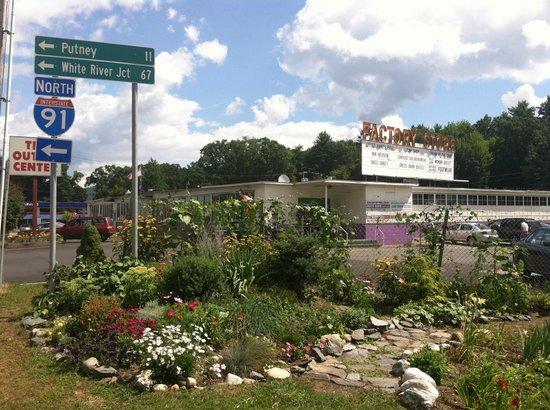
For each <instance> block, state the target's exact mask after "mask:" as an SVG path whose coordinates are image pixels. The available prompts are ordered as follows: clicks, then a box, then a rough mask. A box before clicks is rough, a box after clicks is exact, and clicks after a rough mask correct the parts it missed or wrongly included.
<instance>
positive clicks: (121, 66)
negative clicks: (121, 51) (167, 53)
mask: <svg viewBox="0 0 550 410" xmlns="http://www.w3.org/2000/svg"><path fill="white" fill-rule="evenodd" d="M34 72H35V73H36V74H45V75H58V76H63V77H79V78H91V79H94V80H111V81H124V82H129V83H141V84H154V83H155V68H154V67H153V66H146V65H136V64H127V63H115V62H104V61H94V60H82V59H74V58H63V57H48V56H35V59H34Z"/></svg>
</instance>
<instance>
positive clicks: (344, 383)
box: [330, 377, 365, 387]
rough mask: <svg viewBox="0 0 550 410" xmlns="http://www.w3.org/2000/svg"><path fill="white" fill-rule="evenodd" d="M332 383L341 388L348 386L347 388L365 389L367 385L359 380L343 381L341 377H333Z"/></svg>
mask: <svg viewBox="0 0 550 410" xmlns="http://www.w3.org/2000/svg"><path fill="white" fill-rule="evenodd" d="M330 381H331V382H333V383H335V384H338V385H339V386H346V387H363V386H364V385H365V383H363V382H362V381H360V380H359V381H357V380H349V379H341V378H339V377H331V378H330Z"/></svg>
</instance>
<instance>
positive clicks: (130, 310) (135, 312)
mask: <svg viewBox="0 0 550 410" xmlns="http://www.w3.org/2000/svg"><path fill="white" fill-rule="evenodd" d="M128 313H130V314H131V315H137V314H138V313H139V309H138V308H131V309H128Z"/></svg>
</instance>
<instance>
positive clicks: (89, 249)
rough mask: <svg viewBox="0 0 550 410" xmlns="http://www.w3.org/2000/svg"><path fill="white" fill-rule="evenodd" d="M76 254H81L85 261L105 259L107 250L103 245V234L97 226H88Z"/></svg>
mask: <svg viewBox="0 0 550 410" xmlns="http://www.w3.org/2000/svg"><path fill="white" fill-rule="evenodd" d="M76 256H77V257H78V256H81V257H82V260H83V261H84V262H92V263H95V262H101V261H103V260H105V252H103V248H102V247H101V236H100V235H99V231H98V230H97V228H96V227H95V226H94V225H92V224H90V225H88V226H87V227H86V230H85V231H84V234H83V235H82V239H81V240H80V246H79V247H78V249H77V250H76Z"/></svg>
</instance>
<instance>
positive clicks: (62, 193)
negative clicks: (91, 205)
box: [57, 165, 86, 201]
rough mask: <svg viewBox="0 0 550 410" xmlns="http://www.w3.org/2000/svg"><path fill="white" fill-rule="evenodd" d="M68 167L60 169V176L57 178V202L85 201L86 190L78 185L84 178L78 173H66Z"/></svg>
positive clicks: (64, 166)
mask: <svg viewBox="0 0 550 410" xmlns="http://www.w3.org/2000/svg"><path fill="white" fill-rule="evenodd" d="M68 169H69V166H68V165H63V166H62V167H61V175H60V176H59V177H58V178H57V200H58V201H85V200H86V190H85V189H84V188H83V187H81V186H80V185H79V184H78V183H79V182H80V181H81V180H82V178H83V177H84V174H83V173H82V172H79V171H73V174H72V175H69V173H68Z"/></svg>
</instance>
